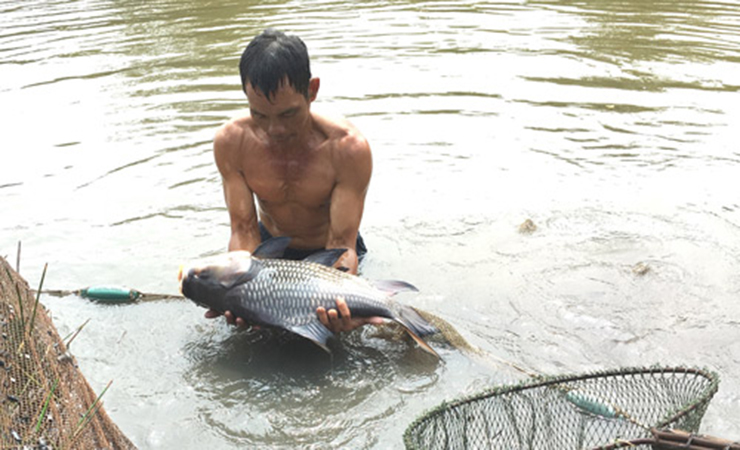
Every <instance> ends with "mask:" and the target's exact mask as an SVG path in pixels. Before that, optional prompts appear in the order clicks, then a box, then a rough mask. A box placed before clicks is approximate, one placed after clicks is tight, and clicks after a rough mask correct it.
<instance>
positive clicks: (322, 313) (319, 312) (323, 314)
mask: <svg viewBox="0 0 740 450" xmlns="http://www.w3.org/2000/svg"><path fill="white" fill-rule="evenodd" d="M316 315H318V316H319V321H320V322H321V323H322V324H323V325H324V326H325V327H327V328H328V327H329V317H328V316H327V315H326V308H324V307H323V306H319V307H318V308H316Z"/></svg>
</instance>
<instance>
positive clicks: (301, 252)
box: [259, 222, 367, 261]
mask: <svg viewBox="0 0 740 450" xmlns="http://www.w3.org/2000/svg"><path fill="white" fill-rule="evenodd" d="M259 226H260V237H261V238H262V242H265V241H266V240H268V239H270V238H271V237H273V236H272V235H271V234H270V232H269V231H267V228H265V226H264V225H263V224H262V222H260V223H259ZM321 250H324V249H323V248H315V249H303V248H290V247H288V248H287V249H286V250H285V254H284V255H283V258H284V259H293V260H300V259H304V258H306V257H307V256H309V255H312V254H314V253H316V252H318V251H321ZM355 251H356V252H357V260H358V261H362V258H363V256H365V253H367V247H365V241H363V240H362V236H360V232H359V231H358V232H357V242H356V244H355Z"/></svg>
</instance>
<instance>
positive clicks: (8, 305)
mask: <svg viewBox="0 0 740 450" xmlns="http://www.w3.org/2000/svg"><path fill="white" fill-rule="evenodd" d="M0 331H1V332H2V337H1V338H0V448H3V449H5V448H24V449H25V448H33V449H39V450H44V449H133V448H135V447H134V445H133V444H132V443H131V442H130V441H129V440H128V438H126V436H125V435H123V433H122V432H121V431H120V430H119V429H118V427H117V426H116V425H115V424H114V423H113V422H112V421H111V419H110V418H109V417H108V415H107V414H106V413H105V411H104V410H103V408H102V403H101V401H100V399H99V398H98V396H96V395H95V393H94V392H93V390H92V388H91V387H90V386H89V385H88V383H87V381H86V380H85V378H84V376H83V375H82V373H81V372H80V371H79V369H78V368H77V364H76V362H75V360H74V357H73V356H71V355H70V354H69V353H68V352H67V348H66V347H65V344H64V342H62V339H61V338H60V337H59V335H58V334H57V332H56V329H55V328H54V325H53V324H52V322H51V320H50V318H49V316H48V314H47V313H46V311H45V310H44V307H43V306H42V305H40V304H37V303H36V299H35V298H34V296H33V295H32V294H31V292H30V290H29V288H28V285H27V283H26V282H25V281H24V280H23V279H22V278H21V277H20V276H19V275H18V274H17V273H16V272H15V271H14V270H13V269H12V268H11V267H10V265H9V264H8V263H7V261H5V259H3V258H1V257H0Z"/></svg>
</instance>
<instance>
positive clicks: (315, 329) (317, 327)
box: [289, 320, 334, 353]
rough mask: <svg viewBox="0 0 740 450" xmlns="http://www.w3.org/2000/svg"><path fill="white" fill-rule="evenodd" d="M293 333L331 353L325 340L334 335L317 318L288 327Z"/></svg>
mask: <svg viewBox="0 0 740 450" xmlns="http://www.w3.org/2000/svg"><path fill="white" fill-rule="evenodd" d="M289 330H290V331H292V332H293V333H295V334H297V335H299V336H302V337H304V338H306V339H308V340H310V341H312V342H313V343H314V344H316V345H318V346H319V347H321V348H323V349H324V350H325V351H326V352H327V353H331V350H329V347H328V346H327V345H326V342H327V341H328V340H329V338H332V337H334V333H332V332H331V331H329V329H328V328H326V327H325V326H324V325H323V324H322V323H321V322H319V321H318V320H314V321H311V322H309V323H307V324H305V325H298V326H294V327H290V328H289Z"/></svg>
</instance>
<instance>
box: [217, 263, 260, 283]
mask: <svg viewBox="0 0 740 450" xmlns="http://www.w3.org/2000/svg"><path fill="white" fill-rule="evenodd" d="M263 268H264V265H263V264H262V263H261V262H260V261H257V260H256V259H252V260H251V261H250V263H249V270H247V271H241V272H239V271H235V272H233V273H231V274H229V275H227V276H225V277H224V278H223V279H221V280H220V281H219V283H220V284H221V286H223V287H224V288H226V289H227V290H228V289H231V288H233V287H234V286H238V285H240V284H244V283H246V282H248V281H251V280H253V279H254V278H255V277H256V276H257V274H259V273H260V271H261V270H262V269H263Z"/></svg>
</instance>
